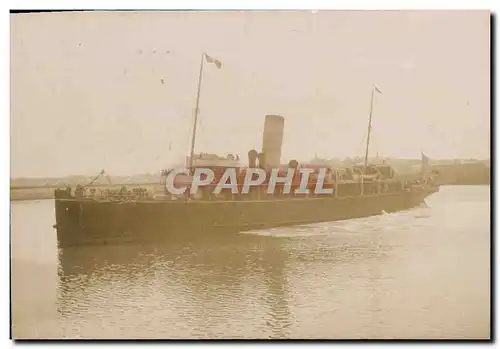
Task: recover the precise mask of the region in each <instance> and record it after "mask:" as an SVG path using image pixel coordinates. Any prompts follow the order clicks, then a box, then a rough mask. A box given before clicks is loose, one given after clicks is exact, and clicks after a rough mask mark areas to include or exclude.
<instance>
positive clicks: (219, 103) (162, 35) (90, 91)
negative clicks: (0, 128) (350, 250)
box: [11, 11, 490, 177]
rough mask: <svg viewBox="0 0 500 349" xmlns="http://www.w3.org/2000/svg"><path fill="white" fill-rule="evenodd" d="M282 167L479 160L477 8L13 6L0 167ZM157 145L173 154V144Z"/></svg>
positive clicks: (486, 71) (485, 84)
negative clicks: (267, 139)
mask: <svg viewBox="0 0 500 349" xmlns="http://www.w3.org/2000/svg"><path fill="white" fill-rule="evenodd" d="M203 51H205V52H206V53H207V54H209V55H211V56H213V57H214V58H216V59H219V60H221V61H222V63H223V66H222V69H217V68H216V66H215V65H213V64H205V69H204V74H203V83H202V89H201V98H200V126H199V128H198V130H199V132H198V137H197V144H196V152H200V151H203V152H215V153H220V154H221V155H222V154H227V153H233V154H240V157H242V159H243V160H245V161H246V154H247V152H248V150H250V149H252V148H255V149H257V150H261V146H262V140H261V133H262V128H263V124H264V116H265V115H266V114H280V115H283V116H284V117H285V136H284V144H283V158H282V162H286V161H288V160H290V159H299V160H308V159H311V158H312V157H314V155H315V154H317V155H318V156H320V157H326V158H330V157H345V156H356V155H360V156H362V155H363V154H364V146H365V143H364V142H365V140H366V129H367V120H368V114H369V109H370V108H369V107H370V93H371V85H372V84H376V85H377V86H378V87H379V88H380V90H381V91H382V92H383V94H382V95H380V94H377V95H376V96H375V103H374V110H373V132H372V141H371V147H370V153H371V154H372V155H375V154H376V153H377V152H379V154H380V155H381V156H390V157H414V158H418V157H420V154H421V152H422V151H423V152H425V153H426V155H428V156H429V157H431V158H453V157H461V158H468V157H477V158H486V157H489V134H490V14H489V13H488V12H487V11H323V12H321V11H320V12H318V13H311V12H308V11H301V12H136V13H134V12H125V13H119V12H88V13H81V12H80V13H79V12H75V13H44V14H21V15H19V14H15V15H11V176H13V177H20V176H40V177H42V176H65V175H70V174H86V175H92V174H96V173H97V172H99V171H100V170H101V169H103V168H104V169H105V170H106V172H108V173H109V174H110V175H128V174H134V173H145V172H159V171H160V170H161V169H162V168H165V167H166V166H168V165H169V164H172V163H173V162H180V161H183V157H184V156H185V155H187V154H188V153H189V146H190V137H191V128H192V116H193V110H194V107H195V99H196V89H197V81H198V74H199V66H200V58H201V53H202V52H203ZM169 144H171V150H170V151H169Z"/></svg>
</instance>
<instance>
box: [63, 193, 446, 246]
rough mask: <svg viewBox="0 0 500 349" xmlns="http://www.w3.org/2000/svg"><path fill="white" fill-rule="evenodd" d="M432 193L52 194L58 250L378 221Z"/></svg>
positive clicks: (413, 204) (410, 206)
mask: <svg viewBox="0 0 500 349" xmlns="http://www.w3.org/2000/svg"><path fill="white" fill-rule="evenodd" d="M436 190H437V189H423V188H422V189H418V190H411V191H400V192H393V193H385V194H379V195H377V194H374V195H358V196H349V197H340V198H334V197H320V198H289V199H272V200H255V201H198V200H192V201H185V202H180V201H154V200H144V201H135V202H121V201H115V202H113V201H97V200H93V199H86V198H84V199H76V198H73V197H64V195H60V194H58V191H56V199H55V211H56V229H57V238H58V243H59V247H64V246H71V245H81V244H108V243H115V242H150V241H158V240H165V239H175V238H183V239H184V238H200V237H201V238H204V237H207V236H211V234H219V233H224V234H225V233H235V232H243V231H249V230H258V229H268V228H275V227H286V226H293V225H300V224H311V223H319V222H328V221H338V220H345V219H353V218H361V217H368V216H374V215H379V214H381V213H382V211H385V212H396V211H401V210H407V209H410V208H412V207H415V206H418V205H420V204H422V203H424V200H425V198H426V197H427V196H428V195H430V194H432V193H434V192H435V191H436Z"/></svg>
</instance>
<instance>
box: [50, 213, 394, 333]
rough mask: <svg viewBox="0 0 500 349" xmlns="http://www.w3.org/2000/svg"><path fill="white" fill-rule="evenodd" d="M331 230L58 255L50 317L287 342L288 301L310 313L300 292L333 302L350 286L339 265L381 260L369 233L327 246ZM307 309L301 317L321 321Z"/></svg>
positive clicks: (86, 329) (116, 328)
mask: <svg viewBox="0 0 500 349" xmlns="http://www.w3.org/2000/svg"><path fill="white" fill-rule="evenodd" d="M361 224H365V223H363V222H361ZM344 225H345V224H344ZM330 228H331V224H330V226H328V225H323V226H321V225H319V226H314V227H310V226H308V227H298V228H296V229H295V231H294V232H293V234H292V235H290V234H289V233H290V231H289V230H274V231H268V232H259V233H257V234H253V233H250V234H239V235H237V236H228V237H225V238H222V237H220V236H219V237H217V238H208V237H207V238H203V239H198V240H195V241H190V242H187V241H175V242H170V244H165V245H162V246H158V245H155V246H153V245H142V246H137V245H117V246H93V247H89V246H86V247H74V248H66V249H61V250H59V263H60V269H59V277H60V288H59V290H60V291H59V298H58V310H59V313H60V315H61V316H62V317H63V318H74V317H81V322H80V321H79V323H80V325H79V326H78V328H75V332H74V334H75V335H76V334H79V335H84V334H87V335H89V336H97V337H101V336H104V337H113V336H118V337H121V336H126V337H151V336H152V337H160V338H161V337H175V338H191V337H196V338H216V337H231V338H239V337H241V338H290V337H294V333H295V332H296V331H295V329H296V327H297V326H299V325H300V323H299V321H298V319H297V318H295V317H294V315H293V313H292V311H291V309H290V306H289V303H290V302H292V303H294V302H296V301H297V300H299V301H301V300H302V301H304V302H305V303H304V304H302V306H301V309H302V310H304V311H307V307H310V308H311V310H313V309H314V308H316V307H317V305H318V304H314V303H316V302H315V301H314V300H313V299H311V301H312V302H313V303H312V304H307V298H308V297H307V294H308V293H310V292H312V293H313V294H314V292H316V293H318V292H319V293H320V294H321V293H322V292H328V291H329V292H330V293H331V295H330V297H329V298H330V299H328V300H327V302H330V301H334V302H335V298H337V297H336V296H335V293H340V294H342V293H343V292H344V291H345V287H346V286H345V285H343V284H344V283H345V281H346V280H349V279H350V277H349V276H347V277H346V276H342V273H343V272H344V271H345V270H346V268H345V267H342V265H343V264H347V265H351V267H352V266H353V265H355V264H356V263H357V262H360V261H362V262H363V263H368V264H371V262H370V260H371V261H373V262H376V263H383V262H384V260H385V259H386V258H387V252H388V251H386V250H384V248H381V247H380V246H379V242H377V236H376V235H373V236H366V235H365V236H364V237H357V238H355V239H352V238H351V237H349V238H348V239H346V234H345V233H346V232H345V233H344V234H342V233H340V234H339V236H337V239H336V240H337V244H336V245H335V244H332V240H331V239H332V236H331V234H329V233H328V232H327V229H330ZM352 228H354V229H356V226H353V227H352ZM323 230H324V231H323ZM287 233H288V234H287ZM386 249H387V248H386ZM325 267H326V268H325ZM374 268H375V269H376V267H374ZM336 269H338V272H336ZM373 273H374V274H375V275H374V276H373V277H370V274H371V271H370V270H367V273H366V274H367V275H366V276H367V279H365V281H364V282H365V284H364V285H359V286H360V287H362V289H364V290H368V293H370V294H369V295H368V299H369V301H368V304H367V305H368V309H367V310H369V311H370V310H371V308H376V307H377V305H376V303H377V292H376V288H377V287H376V280H377V275H376V273H377V271H376V270H375V271H373ZM302 277H305V278H306V279H308V280H307V281H306V284H302V285H300V287H299V288H298V289H297V288H296V286H295V288H296V289H295V290H294V289H293V288H294V287H293V285H292V284H294V283H297V282H299V283H302V282H300V279H301V278H302ZM329 278H330V279H329ZM303 281H305V280H303ZM350 282H353V280H351V281H350ZM320 289H322V290H320ZM351 292H352V291H351ZM304 293H305V294H304ZM319 305H320V304H319ZM320 306H321V305H320ZM323 306H324V305H323ZM325 309H326V308H324V309H323V310H325ZM299 310H300V309H299ZM316 311H317V310H316ZM316 311H315V313H312V314H309V316H312V317H315V316H317V315H321V314H318V313H316ZM89 317H91V318H93V319H95V320H98V321H88V318H89ZM96 325H99V326H98V327H96ZM367 325H368V324H367ZM124 326H125V328H124ZM322 326H323V327H324V330H325V331H327V332H324V335H325V336H326V334H327V333H328V332H332V334H333V333H334V332H336V331H335V330H334V329H331V330H328V328H329V327H330V326H332V324H330V323H329V322H328V321H326V322H325V323H324V324H322ZM335 327H336V328H342V326H341V325H339V324H336V325H335ZM340 335H342V334H340Z"/></svg>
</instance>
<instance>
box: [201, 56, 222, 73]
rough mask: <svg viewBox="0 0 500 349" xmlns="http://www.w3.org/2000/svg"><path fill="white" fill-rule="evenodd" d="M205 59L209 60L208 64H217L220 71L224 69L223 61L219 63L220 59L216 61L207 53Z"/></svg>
mask: <svg viewBox="0 0 500 349" xmlns="http://www.w3.org/2000/svg"><path fill="white" fill-rule="evenodd" d="M205 59H206V60H207V62H208V63H213V64H215V65H216V66H217V68H219V69H220V68H221V67H222V62H221V61H219V60H218V59H215V58H213V57H210V56H209V55H207V54H206V53H205Z"/></svg>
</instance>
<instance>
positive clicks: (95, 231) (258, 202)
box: [54, 56, 438, 247]
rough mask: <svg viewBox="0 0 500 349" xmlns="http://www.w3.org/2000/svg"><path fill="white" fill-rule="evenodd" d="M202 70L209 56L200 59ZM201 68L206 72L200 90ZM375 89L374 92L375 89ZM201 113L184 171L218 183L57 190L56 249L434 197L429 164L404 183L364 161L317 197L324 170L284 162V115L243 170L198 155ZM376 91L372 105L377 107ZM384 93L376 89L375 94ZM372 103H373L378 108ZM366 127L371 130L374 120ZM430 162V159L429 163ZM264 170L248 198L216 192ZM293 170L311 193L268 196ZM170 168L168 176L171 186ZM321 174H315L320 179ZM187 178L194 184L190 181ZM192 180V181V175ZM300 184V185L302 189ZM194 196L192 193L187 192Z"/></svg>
mask: <svg viewBox="0 0 500 349" xmlns="http://www.w3.org/2000/svg"><path fill="white" fill-rule="evenodd" d="M202 68H203V56H202ZM201 73H202V69H200V80H199V85H198V87H200V85H201V76H202V74H201ZM375 88H376V87H375ZM199 91H200V88H198V97H197V105H196V109H195V118H194V127H193V135H192V144H191V153H190V156H189V157H188V159H187V160H188V161H187V162H188V163H187V164H186V166H187V167H188V168H189V170H190V171H191V172H190V173H191V174H193V173H194V170H195V169H196V168H198V167H202V168H210V169H211V170H212V171H213V172H214V174H215V178H214V181H213V184H214V185H213V186H207V187H202V189H203V190H200V191H198V193H199V195H197V196H190V195H178V196H176V195H172V194H170V193H169V192H167V190H166V188H165V192H164V193H162V195H152V194H151V193H149V192H148V191H147V190H146V189H145V188H135V189H134V190H132V191H130V190H127V188H125V187H124V188H122V190H120V191H119V192H116V193H110V192H101V193H100V194H96V193H95V191H93V192H92V193H91V194H90V195H89V194H88V190H86V187H85V186H78V187H77V188H76V189H75V190H72V189H71V188H70V187H67V188H65V189H56V190H55V193H54V194H55V215H56V224H55V228H56V230H57V238H58V244H59V246H60V247H65V246H71V245H81V244H109V243H115V242H118V243H121V242H138V243H142V242H152V241H160V240H165V239H174V238H181V239H185V238H210V237H211V236H213V234H231V233H232V234H234V233H239V232H244V231H251V230H260V229H270V228H275V227H286V226H295V225H304V224H312V223H319V222H328V221H337V220H346V219H353V218H361V217H368V216H373V215H379V214H381V213H383V212H384V211H385V212H388V213H390V212H395V211H401V210H406V209H410V208H412V207H415V206H418V205H420V204H422V203H423V202H424V200H425V198H426V197H427V196H428V195H430V194H432V193H434V192H436V191H437V190H438V186H437V185H436V181H435V179H434V178H433V176H431V175H430V174H429V173H428V171H427V170H426V169H427V168H429V165H428V163H427V162H426V161H423V164H422V167H423V171H422V176H421V178H420V179H418V180H405V179H403V178H400V177H398V175H397V173H396V172H395V171H394V169H392V168H391V167H390V166H388V165H380V164H376V165H370V164H368V163H367V158H368V144H369V136H368V140H367V147H366V156H365V163H364V164H361V165H358V166H352V167H348V168H335V169H333V168H330V169H327V172H328V176H327V179H326V180H325V181H324V184H323V188H325V189H326V188H330V189H333V190H332V193H331V194H319V195H318V194H313V190H311V189H313V188H314V187H315V186H316V183H317V181H318V177H317V174H318V171H319V168H318V166H314V165H311V164H309V165H308V164H300V163H299V162H298V161H296V160H292V161H290V162H289V163H288V164H286V165H285V166H282V165H281V164H280V161H281V150H282V142H283V132H284V126H285V119H284V118H283V117H282V116H280V115H267V116H266V117H265V121H264V132H263V138H262V151H261V152H260V153H259V152H257V151H256V150H250V151H249V152H248V162H247V164H246V165H245V166H243V165H242V164H241V160H240V159H239V158H238V157H235V156H228V157H224V158H220V157H218V156H214V155H210V154H199V155H198V156H195V154H194V147H195V139H196V124H197V117H198V110H199V109H198V101H199ZM373 91H374V90H373V89H372V102H373ZM377 91H378V89H377ZM372 106H373V103H372ZM372 109H373V108H371V109H370V118H369V126H368V130H369V133H368V134H370V131H371V115H372ZM423 160H424V159H423ZM256 167H259V168H261V169H263V170H265V171H266V173H267V174H268V177H267V180H266V181H264V183H263V184H261V185H260V186H256V187H252V188H251V190H250V192H249V193H246V194H243V193H241V191H239V193H238V194H234V193H232V192H231V190H230V189H226V190H224V189H223V190H222V192H221V193H220V194H219V195H215V194H214V193H213V188H214V186H215V183H218V181H219V179H220V178H221V176H222V174H223V172H224V171H225V170H226V169H227V168H234V169H235V171H236V173H237V177H238V184H239V185H241V183H240V181H241V182H242V181H243V178H244V177H245V173H246V170H247V168H256ZM280 167H282V168H283V170H284V171H286V170H288V169H293V170H294V181H293V183H300V181H301V176H302V174H301V171H299V170H301V169H304V168H308V169H309V170H310V173H311V175H310V176H309V177H308V178H309V179H308V182H307V188H308V189H310V190H309V192H308V193H301V194H296V193H295V192H294V187H293V185H292V190H291V191H290V193H286V192H285V191H284V190H283V188H279V187H278V186H277V190H276V191H274V193H273V194H272V195H271V194H267V186H268V179H269V177H270V174H271V169H272V168H280ZM168 173H169V171H168V170H166V171H162V176H161V179H162V181H163V184H164V181H165V178H166V175H168ZM315 175H316V176H315ZM187 177H188V178H184V179H179V180H184V184H186V183H187V184H188V185H189V180H190V178H189V177H190V176H187ZM191 178H192V177H191ZM296 187H298V185H297V186H296ZM187 193H189V191H187Z"/></svg>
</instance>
